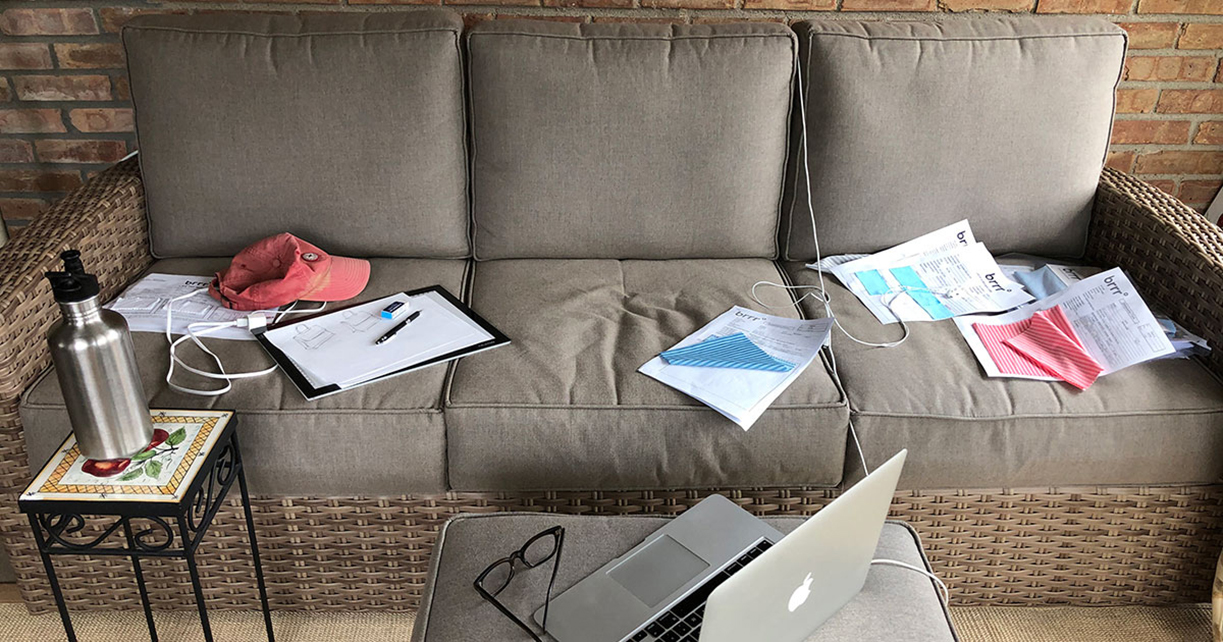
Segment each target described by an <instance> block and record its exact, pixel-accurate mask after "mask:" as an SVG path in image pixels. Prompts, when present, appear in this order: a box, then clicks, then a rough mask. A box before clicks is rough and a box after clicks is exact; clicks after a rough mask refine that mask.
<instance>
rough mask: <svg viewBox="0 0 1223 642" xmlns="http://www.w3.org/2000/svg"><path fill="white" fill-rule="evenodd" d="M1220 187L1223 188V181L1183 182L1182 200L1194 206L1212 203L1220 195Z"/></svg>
mask: <svg viewBox="0 0 1223 642" xmlns="http://www.w3.org/2000/svg"><path fill="white" fill-rule="evenodd" d="M1220 187H1223V180H1218V179H1214V180H1205V181H1183V182H1181V192H1180V199H1181V200H1182V201H1184V202H1186V203H1189V204H1192V205H1197V204H1201V203H1210V202H1211V201H1213V200H1214V199H1215V196H1217V195H1218V194H1219V188H1220Z"/></svg>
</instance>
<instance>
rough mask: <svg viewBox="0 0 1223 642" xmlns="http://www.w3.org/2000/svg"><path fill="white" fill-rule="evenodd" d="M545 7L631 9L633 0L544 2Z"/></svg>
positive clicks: (556, 0)
mask: <svg viewBox="0 0 1223 642" xmlns="http://www.w3.org/2000/svg"><path fill="white" fill-rule="evenodd" d="M544 6H545V7H563V8H570V9H571V8H587V7H594V8H610V9H629V8H632V6H633V0H544Z"/></svg>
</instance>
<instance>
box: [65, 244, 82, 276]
mask: <svg viewBox="0 0 1223 642" xmlns="http://www.w3.org/2000/svg"><path fill="white" fill-rule="evenodd" d="M59 258H60V260H62V261H63V262H64V271H65V272H70V273H72V274H84V273H85V264H84V263H81V252H80V250H64V252H63V254H60V255H59Z"/></svg>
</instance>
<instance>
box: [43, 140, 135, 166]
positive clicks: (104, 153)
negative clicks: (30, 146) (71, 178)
mask: <svg viewBox="0 0 1223 642" xmlns="http://www.w3.org/2000/svg"><path fill="white" fill-rule="evenodd" d="M34 149H36V150H37V151H38V160H39V161H41V162H43V163H113V162H115V161H117V160H119V159H120V158H123V157H124V155H126V154H127V144H126V143H124V142H123V141H121V140H40V141H36V142H35V143H34Z"/></svg>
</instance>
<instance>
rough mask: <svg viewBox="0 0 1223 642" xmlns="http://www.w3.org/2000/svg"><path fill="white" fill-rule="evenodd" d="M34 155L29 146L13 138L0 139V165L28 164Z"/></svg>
mask: <svg viewBox="0 0 1223 642" xmlns="http://www.w3.org/2000/svg"><path fill="white" fill-rule="evenodd" d="M33 161H34V154H33V153H32V152H31V151H30V144H29V143H27V142H25V141H24V140H17V139H14V138H0V163H30V162H33Z"/></svg>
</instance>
